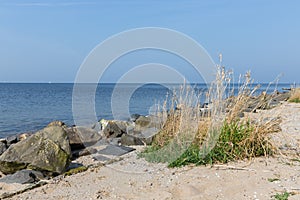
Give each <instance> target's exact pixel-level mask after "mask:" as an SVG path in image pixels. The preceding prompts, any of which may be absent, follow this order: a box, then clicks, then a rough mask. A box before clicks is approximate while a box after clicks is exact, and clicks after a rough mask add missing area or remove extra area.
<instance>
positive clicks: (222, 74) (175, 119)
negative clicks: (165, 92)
mask: <svg viewBox="0 0 300 200" xmlns="http://www.w3.org/2000/svg"><path fill="white" fill-rule="evenodd" d="M232 76H233V74H232V73H231V72H227V71H225V69H224V67H221V66H217V70H216V79H215V81H214V82H213V83H212V84H211V85H210V89H209V91H208V93H207V94H206V97H207V101H208V102H210V108H209V109H208V112H209V114H205V115H204V114H203V112H200V110H201V109H200V106H199V105H201V104H200V102H199V99H200V98H199V95H198V96H197V95H195V93H194V90H193V88H190V87H189V86H186V85H184V86H183V87H181V88H180V90H179V91H177V92H175V91H174V93H173V94H174V95H173V98H172V103H171V105H172V106H171V108H170V109H169V110H168V109H166V108H165V109H164V110H163V113H165V114H164V116H166V121H165V124H164V126H163V128H162V130H161V131H160V133H159V134H157V135H156V136H155V138H154V143H153V145H152V147H150V148H148V149H147V150H146V151H145V152H144V154H143V156H144V157H145V158H146V159H148V160H149V161H156V162H169V163H170V166H181V165H185V164H189V163H196V164H208V163H211V164H212V163H226V162H228V161H230V160H237V159H244V158H253V157H256V156H268V155H270V154H272V153H273V152H274V151H275V148H274V147H273V145H272V143H271V142H270V140H269V135H268V134H269V133H270V132H276V131H279V130H280V127H279V123H280V119H279V118H277V117H276V116H271V117H269V118H262V119H256V120H254V119H251V117H250V116H248V117H243V115H244V114H243V111H244V110H245V109H246V108H247V107H248V106H249V102H250V100H251V99H252V98H253V95H254V92H255V91H256V90H257V87H254V88H253V87H252V83H253V80H252V79H251V75H250V72H248V73H246V75H245V76H244V77H243V78H242V79H240V82H241V84H239V88H238V94H237V95H236V96H234V91H235V88H230V87H231V80H233V79H232ZM202 95H203V94H202ZM264 96H265V95H264V94H262V96H261V98H258V99H259V100H258V101H256V102H257V105H256V106H255V109H256V108H258V107H261V105H262V102H263V101H264V102H265V98H264ZM165 105H166V104H165ZM176 108H177V109H176ZM202 111H203V109H202Z"/></svg>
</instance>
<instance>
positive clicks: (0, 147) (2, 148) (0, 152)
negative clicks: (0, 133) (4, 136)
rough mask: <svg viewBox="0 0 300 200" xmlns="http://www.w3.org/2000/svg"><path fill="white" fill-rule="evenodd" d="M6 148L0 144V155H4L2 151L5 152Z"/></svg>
mask: <svg viewBox="0 0 300 200" xmlns="http://www.w3.org/2000/svg"><path fill="white" fill-rule="evenodd" d="M6 149H7V147H6V144H5V143H3V142H0V155H1V154H3V153H4V151H6Z"/></svg>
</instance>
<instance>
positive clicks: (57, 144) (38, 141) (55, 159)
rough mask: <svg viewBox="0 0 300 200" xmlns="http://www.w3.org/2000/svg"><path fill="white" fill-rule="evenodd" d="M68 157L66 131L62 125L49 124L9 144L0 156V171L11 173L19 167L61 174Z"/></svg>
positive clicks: (69, 156)
mask: <svg viewBox="0 0 300 200" xmlns="http://www.w3.org/2000/svg"><path fill="white" fill-rule="evenodd" d="M70 158H71V148H70V144H69V140H68V136H67V133H66V131H65V130H64V128H63V127H59V126H50V127H46V128H44V129H43V130H40V131H38V132H36V133H35V134H33V135H31V136H30V137H28V138H27V139H25V140H22V141H20V142H18V143H16V144H14V145H11V146H10V147H9V148H8V149H7V150H6V151H5V152H4V153H3V154H2V155H1V156H0V171H2V172H3V173H4V174H11V173H15V172H16V171H19V170H21V169H33V170H38V171H42V172H45V173H46V174H50V175H55V174H61V173H62V172H64V171H65V169H66V167H67V166H68V165H69V163H70Z"/></svg>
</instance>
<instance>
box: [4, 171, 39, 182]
mask: <svg viewBox="0 0 300 200" xmlns="http://www.w3.org/2000/svg"><path fill="white" fill-rule="evenodd" d="M43 178H44V175H43V174H42V173H41V172H38V171H34V170H27V169H23V170H21V171H17V172H16V173H14V174H12V175H7V176H5V177H3V178H1V179H0V182H4V183H19V184H26V183H34V182H37V181H39V180H41V179H43Z"/></svg>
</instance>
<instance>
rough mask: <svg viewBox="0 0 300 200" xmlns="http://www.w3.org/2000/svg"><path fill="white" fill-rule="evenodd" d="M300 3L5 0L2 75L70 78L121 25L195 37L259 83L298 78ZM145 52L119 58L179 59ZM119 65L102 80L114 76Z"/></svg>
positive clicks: (0, 30)
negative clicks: (176, 32)
mask: <svg viewBox="0 0 300 200" xmlns="http://www.w3.org/2000/svg"><path fill="white" fill-rule="evenodd" d="M299 8H300V1H298V0H288V1H281V0H243V1H241V0H210V1H208V0H207V1H204V0H186V1H176V0H165V1H158V0H152V1H143V0H127V1H124V0H110V1H102V0H99V1H97V0H87V1H83V0H76V1H71V0H62V1H61V0H52V1H50V0H32V1H27V0H23V1H22V0H19V1H17V0H2V1H0V82H46V83H48V82H74V80H75V78H76V74H77V72H78V70H79V68H80V66H81V64H82V63H83V61H84V59H85V58H86V57H87V56H88V55H89V53H90V52H91V51H92V50H93V49H94V48H95V47H96V46H97V45H98V44H99V43H101V42H103V41H105V40H106V39H107V38H109V37H111V36H112V35H115V34H118V33H120V32H122V31H126V30H130V29H134V28H142V27H162V28H168V29H172V30H176V31H179V32H181V33H184V34H186V35H188V36H189V37H191V38H193V39H194V40H195V41H197V42H198V43H199V44H200V45H202V46H203V47H204V48H205V49H206V51H207V52H208V54H209V55H210V56H211V58H212V59H213V60H214V61H215V62H217V61H218V55H219V54H220V53H222V55H223V65H225V67H226V69H233V71H234V73H235V75H236V77H238V75H239V74H244V73H245V72H246V71H248V70H251V72H252V77H253V78H254V80H255V81H256V82H266V83H268V82H271V81H274V80H277V78H278V77H279V82H284V83H294V82H296V83H299V82H300V78H299V74H300V12H299ZM156 53H157V52H156ZM146 54H147V52H143V56H141V55H140V56H139V55H138V54H137V55H136V56H135V57H134V56H131V57H132V58H131V59H127V61H126V59H125V61H123V62H124V63H122V62H119V65H120V66H121V65H125V63H127V64H128V60H131V62H132V63H131V64H130V65H133V64H134V63H135V61H136V60H139V64H143V63H148V62H158V63H160V62H165V61H166V60H168V59H169V60H168V61H166V62H167V64H168V65H172V64H175V63H177V64H178V63H180V62H177V61H176V62H175V60H176V59H174V58H172V56H168V55H166V56H165V57H164V56H162V55H160V56H148V57H151V58H152V60H151V59H144V60H143V57H145V55H146ZM154 54H155V53H154ZM150 55H151V54H150ZM129 57H130V56H129ZM129 63H130V62H129ZM132 67H134V66H132ZM182 67H183V68H184V67H185V66H184V64H182ZM114 70H115V71H114ZM118 71H119V70H118V68H117V67H116V68H115V69H112V71H111V73H110V75H107V76H105V78H104V82H116V81H118V77H114V74H117V72H118ZM190 73H193V72H190ZM110 76H111V77H110ZM143 76H146V75H145V74H141V76H140V78H141V79H143ZM166 76H167V74H166Z"/></svg>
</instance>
